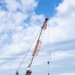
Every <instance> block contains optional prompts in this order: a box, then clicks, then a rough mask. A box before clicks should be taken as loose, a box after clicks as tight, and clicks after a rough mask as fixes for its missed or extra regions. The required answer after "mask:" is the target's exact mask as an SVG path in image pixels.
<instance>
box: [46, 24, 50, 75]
mask: <svg viewBox="0 0 75 75" xmlns="http://www.w3.org/2000/svg"><path fill="white" fill-rule="evenodd" d="M48 26H49V25H48ZM48 32H49V33H50V30H49V27H48ZM49 33H48V34H49ZM49 41H50V37H49ZM49 45H50V43H49ZM48 53H49V59H48V62H47V63H48V75H50V63H51V49H50V46H49V50H48Z"/></svg>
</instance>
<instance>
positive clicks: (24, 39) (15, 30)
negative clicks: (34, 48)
mask: <svg viewBox="0 0 75 75" xmlns="http://www.w3.org/2000/svg"><path fill="white" fill-rule="evenodd" d="M5 2H6V4H7V6H6V7H7V9H8V10H9V11H0V33H1V34H0V35H1V36H0V39H1V40H0V41H1V44H0V46H1V53H0V58H2V57H4V58H5V57H9V56H10V57H13V56H14V55H18V54H20V53H23V52H24V51H27V50H28V49H29V47H30V44H32V43H33V44H34V42H33V41H34V40H33V39H35V37H36V35H37V33H38V31H39V30H40V25H41V24H42V22H43V21H44V15H42V14H41V15H37V14H35V12H34V9H35V8H36V6H37V5H38V2H37V1H35V0H31V1H30V0H21V2H20V3H19V2H17V1H16V0H5ZM74 6H75V0H70V1H69V0H63V2H62V3H61V4H60V5H59V6H58V7H56V10H57V13H56V15H55V16H53V17H52V18H51V19H50V20H49V22H48V25H49V28H48V29H47V30H46V31H45V32H43V35H42V38H41V40H42V41H43V43H44V44H43V45H42V48H41V49H43V48H44V47H43V46H44V45H46V44H48V43H50V44H52V43H55V42H58V41H63V40H69V39H74V38H75V33H74V32H75V29H74V28H75V25H74V24H75V21H74V20H75V8H74ZM17 9H18V11H17ZM28 19H29V20H28ZM26 20H27V22H24V21H26ZM10 31H11V33H10V34H11V35H10V34H8V32H10ZM8 35H9V36H11V37H10V40H11V43H10V44H9V43H8V42H10V41H9V40H7V39H8V38H9V36H8ZM35 40H36V39H35ZM5 41H6V43H5ZM74 53H75V52H74V50H72V51H71V50H70V51H64V50H63V51H57V52H52V54H51V59H52V62H56V61H59V60H62V59H64V58H65V59H67V58H72V57H73V56H74V57H75V55H74ZM41 54H45V52H42V51H41ZM21 56H22V55H18V58H19V60H20V58H21ZM29 59H30V57H29ZM19 60H16V59H14V60H12V61H13V62H10V63H9V62H8V63H6V64H4V66H3V69H4V68H10V65H11V64H12V63H14V65H12V68H16V67H17V66H18V65H17V66H16V64H19V63H20V61H19ZM41 60H42V58H40V57H39V58H38V60H36V61H34V63H35V64H34V65H39V64H43V63H42V62H41ZM45 60H47V59H45ZM45 60H44V61H45ZM6 61H8V60H6ZM6 61H5V60H3V61H1V62H0V63H3V62H6ZM9 61H10V60H9ZM16 61H18V62H19V63H17V62H16ZM37 62H38V63H37ZM26 63H27V62H26ZM26 63H25V64H26ZM26 65H27V64H26ZM24 66H25V65H23V66H22V67H24ZM1 68H2V66H1ZM72 74H73V73H72ZM72 74H70V75H72ZM61 75H65V73H64V74H61ZM66 75H69V74H68V73H66Z"/></svg>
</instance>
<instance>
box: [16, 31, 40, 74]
mask: <svg viewBox="0 0 75 75" xmlns="http://www.w3.org/2000/svg"><path fill="white" fill-rule="evenodd" d="M38 33H39V31H38ZM38 33H37V35H36V36H35V38H34V40H33V42H32V44H31V45H30V47H29V49H28V50H27V54H25V56H24V58H23V60H22V61H21V63H20V65H19V66H18V68H17V70H16V73H17V72H18V71H19V69H20V68H21V66H22V64H23V63H24V61H25V59H26V58H27V55H28V53H29V52H30V50H31V49H30V48H31V47H32V45H33V43H34V41H35V40H36V38H37V36H38ZM16 75H17V74H16Z"/></svg>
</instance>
